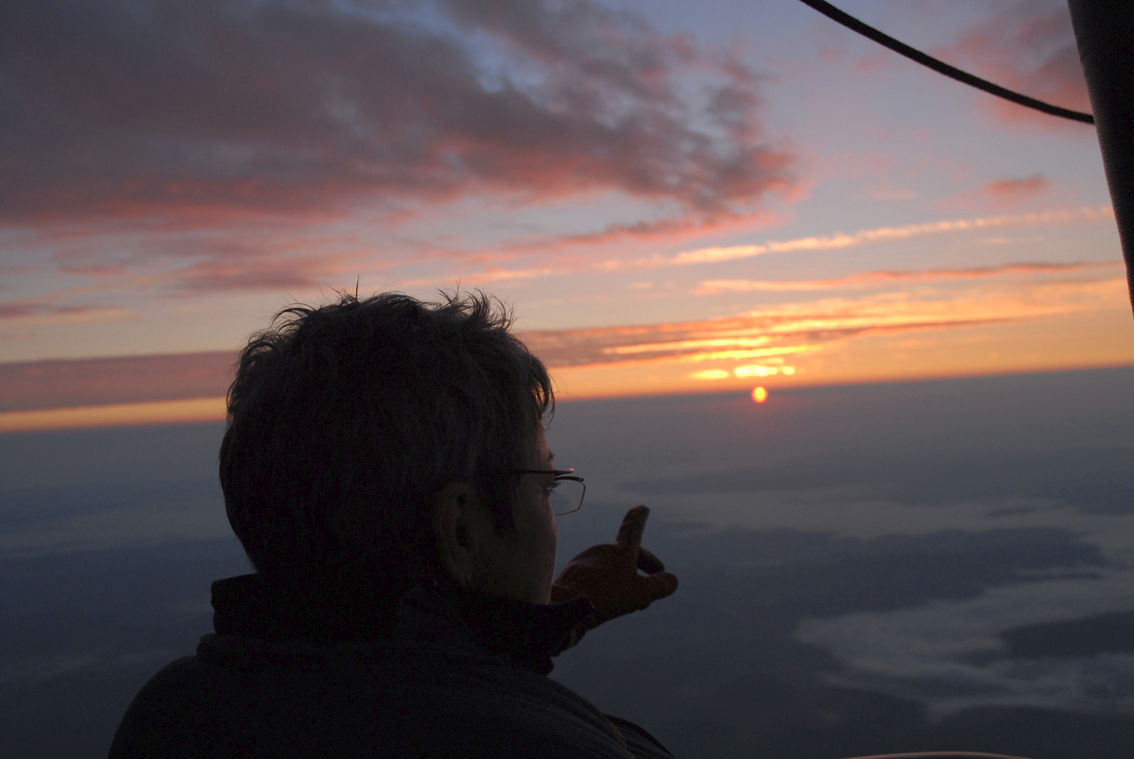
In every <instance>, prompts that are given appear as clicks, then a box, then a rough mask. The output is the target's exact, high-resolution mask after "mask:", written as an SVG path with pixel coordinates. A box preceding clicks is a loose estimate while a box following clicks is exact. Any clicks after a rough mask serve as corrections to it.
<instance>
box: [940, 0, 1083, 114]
mask: <svg viewBox="0 0 1134 759" xmlns="http://www.w3.org/2000/svg"><path fill="white" fill-rule="evenodd" d="M933 54H934V55H936V56H938V57H940V58H941V59H942V60H945V61H947V62H949V63H951V64H953V65H955V66H958V67H959V68H962V69H966V70H970V71H972V72H973V73H975V74H977V75H978V76H981V77H983V78H985V79H989V80H991V81H993V82H995V83H997V84H999V85H1002V86H1004V87H1007V88H1009V89H1013V90H1016V91H1017V92H1020V93H1022V94H1024V95H1029V96H1031V97H1034V98H1037V99H1039V100H1043V101H1046V102H1049V103H1051V104H1053V105H1058V106H1062V107H1064V108H1071V109H1073V110H1078V111H1085V112H1087V113H1090V111H1091V104H1090V99H1089V97H1088V95H1087V85H1086V80H1085V79H1084V78H1083V69H1082V64H1081V63H1080V62H1079V51H1078V47H1077V46H1076V44H1075V33H1074V30H1073V29H1072V27H1071V15H1070V13H1069V12H1068V10H1067V3H1065V2H1060V0H1019V1H1018V2H1015V3H1013V4H1012V5H1010V6H1008V7H1007V8H1005V9H1004V10H1002V11H1000V12H999V13H996V14H994V15H991V16H988V17H986V18H983V19H981V20H980V21H978V22H977V23H975V24H973V25H972V26H970V27H969V28H968V29H966V30H965V31H964V32H962V33H961V35H960V36H959V37H958V39H957V41H956V42H955V43H953V44H952V45H950V46H947V47H944V48H941V49H938V50H934V51H933ZM978 102H979V103H980V104H981V107H984V108H988V109H989V110H990V111H991V112H992V113H994V114H995V115H996V116H997V118H999V119H1001V120H1003V121H1007V122H1025V121H1026V122H1030V123H1034V124H1046V125H1047V126H1049V127H1051V128H1056V129H1066V128H1075V129H1082V127H1081V126H1078V127H1077V126H1075V125H1074V124H1073V123H1071V122H1065V121H1064V120H1062V119H1057V118H1053V117H1051V116H1048V115H1046V114H1042V113H1039V112H1037V111H1033V110H1032V109H1030V108H1024V107H1023V106H1018V105H1015V104H1013V103H1009V102H1007V101H1004V100H1002V99H1000V98H996V97H992V96H983V95H982V96H979V101H978Z"/></svg>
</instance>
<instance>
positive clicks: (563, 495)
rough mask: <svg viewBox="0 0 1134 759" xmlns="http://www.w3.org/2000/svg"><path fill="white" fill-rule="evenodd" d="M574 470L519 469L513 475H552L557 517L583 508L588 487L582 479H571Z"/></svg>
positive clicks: (554, 509)
mask: <svg viewBox="0 0 1134 759" xmlns="http://www.w3.org/2000/svg"><path fill="white" fill-rule="evenodd" d="M574 472H575V470H574V469H517V470H515V471H513V472H512V474H551V475H554V476H555V477H554V479H552V481H551V487H550V490H551V494H550V495H549V496H548V500H550V501H551V513H552V514H554V515H555V516H557V517H561V516H563V515H564V514H570V513H571V512H573V511H578V510H579V509H581V508H582V507H583V496H584V495H586V493H587V486H586V485H584V484H583V478H582V477H571V476H570V475H571V474H573V473H574Z"/></svg>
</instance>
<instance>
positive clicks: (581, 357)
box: [521, 280, 1117, 368]
mask: <svg viewBox="0 0 1134 759" xmlns="http://www.w3.org/2000/svg"><path fill="white" fill-rule="evenodd" d="M1114 281H1115V282H1117V280H1114ZM1109 282H1110V281H1109V280H1108V283H1109ZM1100 287H1101V289H1098V288H1100ZM1110 289H1113V288H1110V287H1109V284H1106V285H1098V286H1096V289H1095V290H1093V289H1092V288H1091V286H1086V287H1084V286H1083V285H1082V284H1080V283H1069V284H1065V285H1058V284H1053V285H1049V286H1048V289H1046V290H1045V289H1040V288H1036V289H1026V290H1025V291H1024V292H1022V293H1020V292H970V293H962V294H958V293H955V292H951V293H949V294H948V297H942V295H941V294H940V293H936V292H932V291H928V292H924V293H919V294H917V295H916V296H915V295H911V294H906V293H899V294H895V293H882V294H878V295H873V296H868V297H864V298H859V299H856V300H852V299H829V300H823V301H818V302H814V303H801V304H787V305H783V306H777V307H774V308H766V309H760V310H756V311H751V312H748V313H745V314H739V315H736V316H730V317H723V318H717V319H707V320H702V321H691V322H677V323H663V324H652V325H636V326H615V327H593V328H585V329H570V330H543V331H531V332H525V333H523V334H522V335H521V337H522V339H523V340H524V342H525V343H526V344H527V345H528V347H529V348H530V349H531V350H532V352H533V353H535V354H536V355H537V356H539V357H540V358H541V359H542V360H543V361H544V363H546V364H547V365H548V366H550V367H563V368H566V367H574V368H578V367H583V366H587V367H592V366H604V365H606V366H612V365H626V364H645V363H652V362H666V363H670V362H682V363H699V362H704V361H717V360H723V359H749V358H777V357H785V356H792V355H797V354H801V353H810V352H814V351H819V350H822V349H823V348H825V347H828V346H832V345H836V344H839V343H841V342H843V341H846V340H850V339H853V338H857V337H862V336H865V335H871V334H880V333H890V334H897V333H901V332H909V331H915V330H925V329H948V328H957V327H971V326H976V325H987V324H998V323H1004V322H1012V321H1020V320H1024V319H1034V318H1039V317H1045V316H1051V315H1054V314H1058V313H1066V312H1069V311H1074V310H1077V309H1082V308H1089V307H1092V306H1091V305H1090V304H1093V303H1097V301H1098V300H1099V299H1105V298H1106V297H1108V294H1109V290H1110ZM1096 290H1098V291H1097V292H1096Z"/></svg>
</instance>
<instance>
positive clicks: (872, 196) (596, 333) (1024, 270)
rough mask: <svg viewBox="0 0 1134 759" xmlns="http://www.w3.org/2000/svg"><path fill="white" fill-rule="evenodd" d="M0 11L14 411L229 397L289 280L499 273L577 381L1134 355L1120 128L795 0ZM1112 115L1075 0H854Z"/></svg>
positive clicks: (731, 378) (1, 363)
mask: <svg viewBox="0 0 1134 759" xmlns="http://www.w3.org/2000/svg"><path fill="white" fill-rule="evenodd" d="M8 5H9V6H11V7H4V8H3V9H0V49H2V50H3V51H4V54H3V56H2V57H0V165H2V166H3V172H2V173H0V431H4V430H9V431H11V430H28V429H43V428H57V427H74V426H98V425H105V424H129V423H144V422H159V421H186V420H203V419H217V418H221V417H223V400H222V397H223V395H224V391H225V389H226V385H227V382H228V374H229V371H230V368H231V366H232V363H233V360H234V356H235V352H236V351H237V350H238V349H239V347H240V346H241V344H242V342H243V341H244V340H246V339H247V336H248V335H249V334H250V333H252V332H253V331H255V330H258V329H262V328H264V327H266V326H267V325H268V324H269V322H270V317H271V315H272V314H273V313H275V312H276V311H278V310H279V309H281V308H283V307H286V306H287V305H289V304H291V303H293V302H305V303H319V302H324V301H326V300H328V299H332V298H334V297H336V293H338V292H351V293H353V292H355V291H356V289H357V292H358V293H359V294H360V295H365V294H369V293H374V292H381V291H387V290H400V291H403V292H407V293H409V294H411V295H414V296H416V297H420V298H423V299H427V300H429V299H435V298H436V297H437V293H438V290H447V291H452V290H456V289H461V290H471V289H478V288H479V289H483V290H485V291H487V292H489V293H492V294H494V295H496V296H498V297H499V298H500V299H501V300H503V301H504V302H505V303H507V304H509V305H510V306H511V307H512V308H513V310H514V313H515V315H516V329H517V330H518V331H519V332H520V333H521V337H522V338H523V339H524V340H525V342H526V343H527V344H528V345H529V347H530V348H532V350H533V351H534V352H535V353H536V354H537V355H538V356H540V357H541V358H542V359H543V360H544V361H545V363H546V364H548V366H549V367H550V368H551V370H552V373H553V375H554V377H555V378H556V382H557V388H558V394H559V397H560V399H562V400H570V399H584V398H598V397H610V396H633V395H647V394H650V395H653V394H670V393H690V392H721V391H731V390H737V389H744V388H747V389H751V388H752V387H755V386H756V385H762V386H766V387H767V388H768V389H769V392H770V398H771V399H772V400H773V401H774V399H775V398H776V392H777V390H778V389H783V388H790V387H793V386H807V385H831V384H839V383H847V382H891V381H897V380H908V379H928V378H939V377H956V376H973V375H989V374H1007V373H1020V372H1039V371H1049V370H1060V369H1076V368H1090V367H1107V366H1122V365H1130V364H1132V363H1134V339H1132V338H1134V329H1132V326H1134V325H1132V323H1131V316H1130V303H1129V299H1128V296H1127V292H1126V286H1125V281H1124V276H1125V274H1124V270H1123V267H1122V261H1121V253H1120V249H1119V243H1118V235H1117V232H1116V230H1115V225H1114V218H1113V213H1112V211H1111V207H1110V199H1109V195H1108V193H1107V188H1106V183H1105V179H1104V176H1103V170H1102V162H1101V158H1100V155H1099V149H1098V143H1097V141H1096V136H1095V132H1094V129H1093V128H1092V127H1090V126H1087V125H1083V124H1079V123H1074V122H1070V121H1065V120H1061V119H1057V118H1054V117H1051V116H1047V115H1044V114H1040V113H1035V112H1032V111H1029V110H1027V109H1024V108H1022V107H1020V106H1016V105H1013V104H1010V103H1006V102H1003V101H1000V100H998V99H996V98H993V97H991V96H989V95H986V94H984V93H981V92H977V91H975V90H972V89H970V88H968V87H965V86H963V85H960V84H958V83H956V82H953V81H951V80H948V79H946V78H944V77H942V76H940V75H937V74H935V73H933V72H931V71H929V70H927V69H924V68H922V67H920V66H917V65H916V64H913V63H911V62H909V61H907V60H905V59H903V58H900V57H899V56H897V55H895V54H893V53H891V52H889V51H887V50H885V49H883V48H880V47H878V46H877V45H875V44H874V43H871V42H869V41H867V40H864V39H862V38H860V37H858V36H857V35H855V34H853V33H851V32H849V31H847V30H845V29H843V28H842V27H840V26H837V25H836V24H834V23H833V22H831V21H829V20H828V19H826V18H824V17H822V16H820V15H818V14H817V13H815V12H814V11H813V10H811V9H810V8H808V7H806V6H804V5H803V4H802V3H798V2H795V1H794V0H774V1H769V2H760V3H753V2H731V1H729V0H719V1H715V2H702V3H697V4H695V5H694V4H689V3H682V2H677V0H655V1H653V2H649V3H633V2H619V1H617V0H609V1H605V2H604V1H600V0H579V1H578V2H572V3H554V2H529V1H528V0H491V1H490V2H484V1H482V2H469V1H468V0H436V1H429V2H397V1H392V2H351V1H346V0H344V1H342V2H276V1H274V0H257V1H256V2H250V1H246V0H234V1H231V2H229V1H226V2H220V1H219V0H213V1H204V2H197V3H190V4H186V3H177V2H103V1H101V0H99V1H98V2H96V1H95V0H59V1H57V2H50V1H47V2H37V3H20V4H8ZM841 7H842V8H843V9H844V10H846V11H847V12H849V13H851V14H852V15H855V16H857V17H859V18H860V19H862V20H863V21H865V22H867V23H869V24H872V25H874V26H876V27H878V28H880V29H882V30H883V31H885V32H887V33H889V34H891V35H893V36H895V37H897V38H899V39H901V40H902V41H904V42H906V43H908V44H911V45H913V46H915V47H917V48H919V49H922V50H925V51H927V52H929V53H931V54H933V55H936V56H938V57H940V58H942V59H943V60H945V61H947V62H949V63H951V64H953V65H956V66H958V67H960V68H963V69H965V70H968V71H971V72H973V73H976V74H977V75H980V76H983V77H985V78H987V79H990V80H992V81H995V82H997V83H998V84H1001V85H1003V86H1006V87H1009V88H1013V89H1016V90H1018V91H1021V92H1023V93H1025V94H1028V95H1031V96H1033V97H1037V98H1040V99H1044V100H1047V101H1049V102H1052V103H1054V104H1057V105H1061V106H1064V107H1069V108H1074V109H1078V110H1089V103H1088V99H1087V95H1086V89H1085V85H1084V83H1083V79H1082V73H1081V69H1080V66H1079V61H1078V55H1077V52H1076V48H1075V44H1074V36H1073V32H1072V29H1071V24H1070V18H1069V16H1068V13H1067V9H1066V4H1065V3H1063V2H1059V1H1058V0H1024V1H1022V2H1017V1H1009V0H1003V1H1002V0H981V1H980V2H976V1H975V0H972V1H970V0H951V1H950V2H934V1H932V0H901V1H899V0H843V2H842V3H841Z"/></svg>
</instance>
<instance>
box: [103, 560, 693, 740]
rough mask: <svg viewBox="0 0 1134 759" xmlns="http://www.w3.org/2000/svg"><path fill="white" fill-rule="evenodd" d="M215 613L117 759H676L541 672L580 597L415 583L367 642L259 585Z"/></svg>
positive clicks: (150, 686) (148, 693) (583, 612)
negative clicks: (210, 627) (522, 597)
mask: <svg viewBox="0 0 1134 759" xmlns="http://www.w3.org/2000/svg"><path fill="white" fill-rule="evenodd" d="M213 606H214V608H215V609H216V615H215V618H214V627H215V629H216V634H212V635H205V636H204V637H202V638H201V643H200V645H199V646H198V648H197V655H196V656H188V657H185V658H183V659H179V660H177V661H175V662H173V663H172V664H170V665H168V666H167V667H165V668H164V669H163V670H161V671H160V672H158V673H157V674H156V675H155V676H154V677H153V678H152V679H151V680H150V681H149V683H147V684H146V685H145V686H144V687H143V688H142V690H141V691H140V692H139V693H138V695H137V696H136V697H135V698H134V701H133V703H131V705H130V708H129V709H128V710H127V712H126V715H125V717H123V719H122V723H121V725H120V726H119V728H118V733H117V734H116V735H115V738H114V743H113V745H112V746H111V749H110V758H111V759H128V758H129V759H133V758H134V757H194V758H196V759H208V758H211V757H320V758H323V757H364V756H365V757H422V756H431V757H434V756H435V757H489V756H491V757H528V756H531V757H611V758H613V757H619V759H626V757H628V756H636V757H651V758H653V759H659V758H661V757H670V754H669V752H668V751H666V750H665V748H664V747H662V745H661V744H660V743H658V742H657V741H656V740H655V739H654V738H653V737H652V736H650V735H649V733H647V732H646V731H645V730H642V728H640V727H638V726H637V725H634V724H632V723H630V722H626V721H625V720H620V719H618V718H614V717H607V716H605V715H603V714H602V713H601V712H600V711H599V710H598V708H597V707H595V706H594V705H593V704H591V703H590V702H589V701H587V700H586V699H584V698H582V697H581V696H579V695H578V694H576V693H575V692H574V691H572V690H570V689H568V688H566V687H564V686H563V685H560V684H559V683H557V682H555V681H554V680H551V679H549V678H548V677H546V674H547V673H548V672H550V671H551V656H552V655H553V654H555V653H558V652H559V650H560V649H561V648H563V647H564V645H566V641H567V640H568V639H569V637H570V631H571V630H572V629H573V628H575V627H576V625H578V623H579V622H580V621H581V620H582V619H583V618H584V617H586V616H587V615H588V614H589V613H590V609H591V606H590V602H589V601H587V600H586V599H574V600H572V601H568V602H567V603H563V604H555V605H550V606H540V605H535V604H529V603H524V602H521V601H514V600H511V599H507V598H502V597H499V596H490V595H486V594H480V593H472V592H469V591H464V590H460V589H457V588H445V589H434V590H428V591H427V590H424V589H422V588H416V589H414V590H413V591H411V592H410V593H408V594H407V595H406V596H405V597H404V598H403V599H402V602H401V604H400V607H399V609H398V613H397V615H396V621H395V622H393V624H392V629H391V630H388V631H387V632H386V633H385V637H382V638H381V639H377V640H374V639H369V640H357V639H356V640H350V639H345V640H344V639H341V638H336V636H329V637H328V636H326V635H320V634H318V633H319V631H320V630H322V631H325V630H327V629H333V628H334V625H333V624H332V625H328V624H326V622H327V621H328V620H327V619H323V620H321V622H322V624H319V625H313V624H311V614H310V613H308V611H307V607H305V606H303V605H299V604H296V603H294V600H293V599H292V598H290V597H289V596H288V594H287V593H286V592H284V591H281V590H280V589H279V588H276V587H274V586H273V585H272V584H271V583H269V582H267V581H266V580H264V578H262V577H261V576H259V575H246V576H244V577H236V578H231V579H229V580H222V581H218V582H216V583H214V584H213ZM334 607H335V605H334V604H325V605H324V609H323V611H324V613H328V612H327V609H328V608H330V609H331V611H330V612H329V614H330V617H331V621H333V617H334V615H335V612H334V611H333V609H334Z"/></svg>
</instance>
